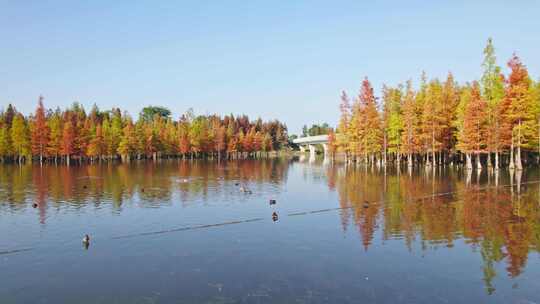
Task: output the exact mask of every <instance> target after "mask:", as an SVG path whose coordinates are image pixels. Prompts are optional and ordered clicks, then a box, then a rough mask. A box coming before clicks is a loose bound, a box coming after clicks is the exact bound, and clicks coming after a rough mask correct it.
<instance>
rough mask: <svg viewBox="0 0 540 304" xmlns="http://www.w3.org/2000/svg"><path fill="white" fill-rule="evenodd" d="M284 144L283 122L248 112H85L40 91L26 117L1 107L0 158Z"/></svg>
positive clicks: (144, 154) (184, 152)
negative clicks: (58, 104)
mask: <svg viewBox="0 0 540 304" xmlns="http://www.w3.org/2000/svg"><path fill="white" fill-rule="evenodd" d="M287 144H288V136H287V127H286V126H285V125H284V124H283V123H281V122H279V121H278V120H273V121H267V122H264V121H262V120H261V119H260V118H259V119H257V120H250V119H249V118H248V116H246V115H242V116H236V117H235V116H233V115H232V114H231V115H229V116H225V117H221V116H219V115H198V116H196V115H194V113H193V111H191V110H190V111H188V112H187V113H185V114H183V115H182V116H181V117H180V119H179V120H177V121H176V120H173V119H172V118H171V117H170V111H169V110H168V109H165V108H162V107H146V108H144V109H143V110H142V111H141V113H140V115H139V118H138V120H137V121H133V119H132V118H131V116H130V115H129V114H128V113H126V112H124V113H122V111H121V110H120V109H118V108H113V109H112V110H110V111H100V110H99V109H98V107H97V106H95V105H94V107H93V108H92V109H91V111H90V112H89V113H86V111H85V110H84V108H83V107H82V106H81V105H80V104H78V103H75V104H73V106H72V107H70V108H68V109H65V110H63V111H62V110H60V109H59V108H58V109H56V110H55V111H53V110H46V109H45V107H44V105H43V97H41V96H40V98H39V101H38V106H37V109H36V112H35V114H33V115H30V116H28V117H25V116H24V115H23V114H21V113H19V112H18V111H17V110H16V109H15V108H14V107H13V106H12V105H11V104H10V105H9V106H8V107H7V109H6V110H5V111H4V110H1V111H0V161H2V162H9V161H16V162H19V163H22V162H25V161H28V160H32V159H35V160H39V161H40V162H54V163H59V162H65V163H66V164H70V161H72V160H76V161H79V162H83V161H90V162H92V161H98V160H115V159H122V161H129V160H131V159H154V160H156V159H158V158H171V157H182V158H206V157H210V158H218V159H221V158H250V157H261V156H266V155H268V154H267V152H270V151H276V150H280V149H282V148H283V147H285V146H286V145H287Z"/></svg>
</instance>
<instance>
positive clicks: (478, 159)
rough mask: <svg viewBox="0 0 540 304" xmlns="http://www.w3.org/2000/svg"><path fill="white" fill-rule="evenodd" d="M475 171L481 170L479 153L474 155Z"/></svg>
mask: <svg viewBox="0 0 540 304" xmlns="http://www.w3.org/2000/svg"><path fill="white" fill-rule="evenodd" d="M476 169H478V170H482V162H481V161H480V153H476Z"/></svg>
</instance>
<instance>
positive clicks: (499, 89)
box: [481, 38, 504, 170]
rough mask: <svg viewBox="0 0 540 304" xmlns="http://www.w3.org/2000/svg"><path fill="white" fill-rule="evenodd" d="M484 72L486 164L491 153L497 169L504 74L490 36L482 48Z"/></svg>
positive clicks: (488, 162)
mask: <svg viewBox="0 0 540 304" xmlns="http://www.w3.org/2000/svg"><path fill="white" fill-rule="evenodd" d="M482 68H483V69H484V72H483V74H482V79H481V86H482V97H483V99H484V100H485V101H486V102H487V124H488V128H489V130H491V132H488V133H487V134H486V136H487V138H486V140H487V143H486V144H487V147H486V149H487V155H488V160H487V164H488V166H491V165H492V164H491V154H494V156H495V164H494V167H495V169H496V170H498V169H499V153H500V151H501V149H502V148H503V144H502V142H501V134H500V132H501V123H502V122H501V119H502V118H501V115H500V108H499V107H500V103H501V100H502V99H503V97H504V76H503V75H502V74H501V68H500V67H499V66H497V58H496V57H495V48H494V46H493V41H492V39H491V38H489V39H488V41H487V45H486V47H485V48H484V61H483V63H482Z"/></svg>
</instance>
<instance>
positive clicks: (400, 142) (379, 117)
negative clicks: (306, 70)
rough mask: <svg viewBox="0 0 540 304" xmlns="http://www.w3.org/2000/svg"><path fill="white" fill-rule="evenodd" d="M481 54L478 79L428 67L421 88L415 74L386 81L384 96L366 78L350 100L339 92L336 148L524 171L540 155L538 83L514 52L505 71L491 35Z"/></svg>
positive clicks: (381, 160)
mask: <svg viewBox="0 0 540 304" xmlns="http://www.w3.org/2000/svg"><path fill="white" fill-rule="evenodd" d="M484 56H485V57H484V62H483V64H482V67H483V75H482V78H481V79H480V81H473V82H472V83H465V84H463V85H460V84H458V83H457V82H456V81H455V80H454V78H453V76H452V74H451V73H449V74H448V76H447V78H446V80H444V81H440V80H438V79H431V80H429V81H428V79H427V78H426V75H425V74H423V75H422V79H421V83H420V86H419V88H418V89H417V90H415V89H413V86H412V84H411V81H407V82H406V83H405V84H400V85H398V86H396V87H389V86H384V87H383V92H382V102H378V99H377V98H376V97H375V95H374V93H373V88H372V86H371V84H370V82H369V80H368V79H367V78H365V80H364V81H363V82H362V87H361V89H360V93H359V95H358V96H357V97H356V98H354V99H353V101H352V104H351V102H350V99H349V97H348V95H347V94H346V93H345V92H343V93H342V95H341V105H340V110H341V118H340V121H339V125H338V128H337V133H338V134H337V135H336V134H332V133H331V134H330V136H329V140H330V141H331V145H330V146H331V150H332V151H333V152H335V151H342V152H344V153H345V154H346V155H347V158H348V159H349V160H353V161H358V162H365V163H370V164H380V165H386V164H389V163H393V164H397V165H400V163H401V162H406V163H407V165H408V166H410V167H412V166H413V165H414V164H424V165H427V166H438V165H444V164H450V163H463V164H465V165H466V167H467V168H469V169H472V168H473V167H476V168H478V169H481V168H482V167H483V166H488V167H492V168H499V167H500V166H502V165H505V166H508V167H509V168H511V169H513V168H515V169H518V170H519V169H522V167H523V165H526V164H527V163H531V162H533V161H535V160H536V161H539V156H540V155H539V153H540V82H535V81H533V80H532V79H531V77H530V76H529V73H528V71H527V68H526V67H525V65H524V64H523V63H522V62H521V60H520V59H519V58H518V57H517V56H516V55H515V54H514V55H513V56H512V58H511V59H510V60H509V61H508V64H507V65H508V67H509V69H510V73H509V74H508V75H504V74H503V73H502V70H501V68H500V67H499V66H498V65H497V63H496V57H495V49H494V47H493V44H492V40H491V39H489V40H488V43H487V46H486V47H485V49H484Z"/></svg>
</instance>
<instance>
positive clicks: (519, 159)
mask: <svg viewBox="0 0 540 304" xmlns="http://www.w3.org/2000/svg"><path fill="white" fill-rule="evenodd" d="M515 166H516V169H518V170H522V169H523V166H522V164H521V121H520V122H519V127H518V141H517V153H516V160H515Z"/></svg>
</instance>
